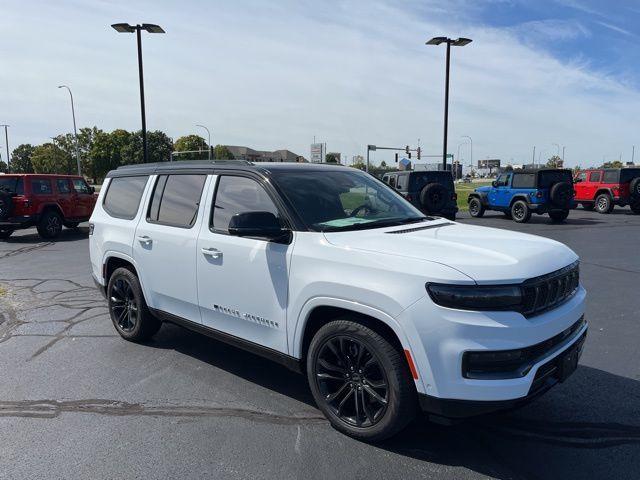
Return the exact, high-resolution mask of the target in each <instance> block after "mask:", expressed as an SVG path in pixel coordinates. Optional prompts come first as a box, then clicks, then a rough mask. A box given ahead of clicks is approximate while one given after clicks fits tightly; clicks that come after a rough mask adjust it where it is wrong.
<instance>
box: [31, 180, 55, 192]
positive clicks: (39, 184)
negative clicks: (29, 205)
mask: <svg viewBox="0 0 640 480" xmlns="http://www.w3.org/2000/svg"><path fill="white" fill-rule="evenodd" d="M31 193H33V194H34V195H51V194H52V193H53V190H51V180H49V179H48V178H32V179H31Z"/></svg>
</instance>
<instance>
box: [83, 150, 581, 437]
mask: <svg viewBox="0 0 640 480" xmlns="http://www.w3.org/2000/svg"><path fill="white" fill-rule="evenodd" d="M89 232H90V233H89V249H90V257H91V269H92V274H93V278H94V280H95V282H96V284H97V285H98V288H99V289H100V290H101V291H102V292H103V293H104V295H105V297H106V301H107V305H108V309H109V314H110V317H111V322H112V323H113V326H114V328H115V330H116V331H117V332H118V333H119V334H120V336H122V337H123V338H124V339H126V340H129V341H135V342H141V341H144V340H148V339H150V338H151V337H152V336H153V335H154V334H155V333H156V332H157V331H158V329H160V328H161V325H162V323H163V322H169V323H174V324H177V325H181V326H183V327H185V328H188V329H191V330H194V331H197V332H200V333H202V334H205V335H208V336H211V337H213V338H216V339H218V340H221V341H224V342H227V343H230V344H232V345H235V346H237V347H240V348H243V349H246V350H249V351H251V352H253V353H255V354H258V355H262V356H264V357H266V358H268V359H271V360H274V361H276V362H279V363H281V364H283V365H286V366H287V367H288V368H291V369H293V370H296V371H298V372H303V373H305V374H306V376H307V379H308V382H309V387H310V389H311V393H312V395H313V397H314V399H315V401H316V403H317V404H318V407H319V408H320V410H321V411H322V412H323V413H324V414H325V416H326V417H327V418H328V420H329V421H330V423H331V424H332V425H333V426H334V427H335V428H337V429H339V430H340V431H342V432H344V433H347V434H349V435H351V436H354V437H356V438H360V439H365V440H368V441H378V440H382V439H384V438H387V437H389V436H391V435H394V434H395V433H397V432H398V431H400V430H401V429H402V428H403V427H404V426H405V425H407V424H408V423H409V422H410V421H411V420H412V418H414V416H415V415H416V413H417V411H418V409H422V410H423V411H425V412H427V413H428V414H429V415H431V416H434V417H438V418H440V419H442V418H443V417H445V418H463V417H469V416H473V415H478V414H481V413H485V412H489V411H493V410H496V409H501V408H510V407H513V406H515V405H518V404H521V403H523V402H527V401H529V400H531V399H533V398H535V397H537V396H538V395H540V394H541V393H543V392H544V391H546V390H547V389H549V388H550V387H552V386H553V385H554V384H556V383H558V382H562V381H565V380H566V379H567V378H568V377H569V376H570V375H571V374H572V373H573V372H574V370H575V369H576V365H577V362H578V358H579V357H580V354H581V352H582V348H583V344H584V339H585V335H586V332H587V323H586V322H585V320H584V307H585V291H584V289H583V288H582V287H581V286H580V282H579V265H578V256H577V255H576V254H575V253H574V252H573V251H571V250H570V249H569V248H567V247H566V246H564V245H563V244H561V243H558V242H555V241H553V240H550V239H547V238H540V237H536V236H533V235H525V234H522V233H517V232H511V231H507V230H499V229H489V228H484V227H479V226H475V225H465V224H461V223H456V222H451V221H448V220H446V219H443V218H435V217H430V216H426V215H424V214H423V213H422V212H421V211H419V210H418V209H417V208H415V207H414V206H413V205H411V204H410V203H409V202H408V201H406V200H405V199H403V198H402V197H401V196H400V195H398V193H397V192H395V191H393V190H392V189H391V188H389V187H388V186H387V185H385V184H384V183H383V182H381V181H379V180H377V179H375V178H374V177H372V176H371V175H369V174H367V173H365V172H362V171H359V170H356V169H353V168H349V167H344V166H330V165H314V164H293V163H277V164H276V163H268V164H255V165H254V164H250V163H247V162H240V161H215V162H209V161H202V162H190V161H181V162H173V163H160V164H147V165H136V166H131V167H121V168H118V169H117V170H114V171H112V172H110V173H109V174H108V175H107V178H106V180H105V183H104V186H103V188H102V190H101V191H100V197H99V200H98V203H97V204H96V208H95V210H94V212H93V215H92V217H91V220H90V225H89ZM210 348H217V347H216V344H215V343H211V344H210ZM132 365H134V367H132V368H135V362H133V363H132Z"/></svg>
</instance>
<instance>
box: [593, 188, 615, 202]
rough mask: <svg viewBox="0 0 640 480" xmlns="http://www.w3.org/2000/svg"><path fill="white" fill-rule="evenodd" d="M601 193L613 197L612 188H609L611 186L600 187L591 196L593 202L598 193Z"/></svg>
mask: <svg viewBox="0 0 640 480" xmlns="http://www.w3.org/2000/svg"><path fill="white" fill-rule="evenodd" d="M602 193H607V194H609V195H610V196H611V198H614V197H615V195H614V193H613V190H611V188H609V187H602V188H598V190H597V191H596V193H595V195H594V196H593V199H592V200H593V201H594V202H595V200H596V198H598V195H600V194H602Z"/></svg>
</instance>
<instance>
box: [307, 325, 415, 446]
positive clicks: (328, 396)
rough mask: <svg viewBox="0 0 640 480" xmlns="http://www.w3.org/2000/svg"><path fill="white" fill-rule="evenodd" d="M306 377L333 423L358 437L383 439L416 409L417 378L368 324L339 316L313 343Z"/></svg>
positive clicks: (319, 405)
mask: <svg viewBox="0 0 640 480" xmlns="http://www.w3.org/2000/svg"><path fill="white" fill-rule="evenodd" d="M307 376H308V380H309V386H310V388H311V392H312V394H313V397H314V399H315V401H316V403H317V404H318V408H320V410H322V412H323V413H324V415H325V416H326V417H327V419H328V420H329V422H331V425H332V426H333V427H334V428H335V429H337V430H339V431H341V432H343V433H345V434H347V435H349V436H352V437H355V438H358V439H360V440H366V441H371V442H373V441H381V440H384V439H386V438H389V437H391V436H393V435H395V434H397V433H398V432H400V431H401V430H402V429H403V428H405V427H406V426H407V424H409V422H411V421H412V420H413V418H414V417H415V415H416V411H417V398H416V390H415V385H414V381H413V379H412V377H411V374H410V373H409V368H408V367H407V364H406V361H405V358H404V356H403V355H402V353H401V351H399V349H398V348H396V347H395V346H394V345H392V344H391V343H390V342H389V341H388V340H387V339H385V338H384V337H382V336H381V335H379V334H378V333H376V332H374V331H373V330H371V329H370V328H368V327H365V326H364V325H362V324H360V323H357V322H354V321H350V320H335V321H332V322H330V323H328V324H326V325H325V326H323V327H322V328H320V330H318V332H317V333H316V334H315V336H314V337H313V339H312V340H311V345H310V346H309V354H308V356H307Z"/></svg>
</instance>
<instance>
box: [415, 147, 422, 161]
mask: <svg viewBox="0 0 640 480" xmlns="http://www.w3.org/2000/svg"><path fill="white" fill-rule="evenodd" d="M421 153H422V150H420V147H418V151H417V156H416V158H417V159H418V160H420V154H421Z"/></svg>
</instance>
